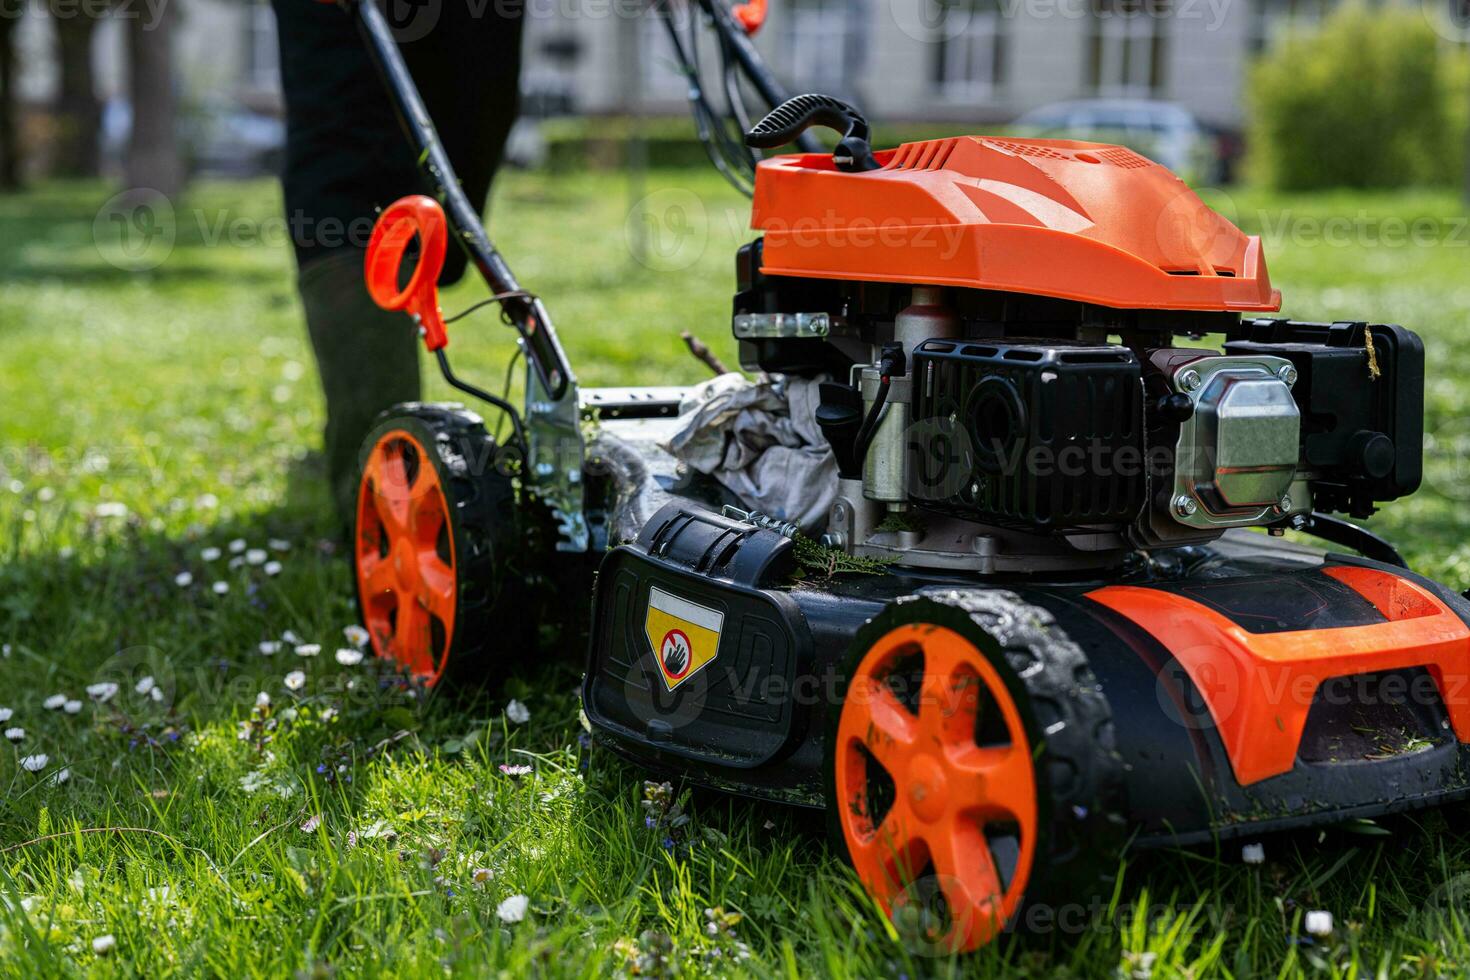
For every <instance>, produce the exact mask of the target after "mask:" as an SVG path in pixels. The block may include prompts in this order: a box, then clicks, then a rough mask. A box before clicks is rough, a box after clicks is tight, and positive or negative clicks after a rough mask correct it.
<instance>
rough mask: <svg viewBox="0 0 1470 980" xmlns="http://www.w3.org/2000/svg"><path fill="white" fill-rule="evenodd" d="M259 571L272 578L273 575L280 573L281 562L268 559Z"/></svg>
mask: <svg viewBox="0 0 1470 980" xmlns="http://www.w3.org/2000/svg"><path fill="white" fill-rule="evenodd" d="M261 571H263V572H265V573H266V574H267V575H269V576H271V577H272V578H274V577H275V576H277V575H279V574H281V563H280V562H278V561H268V562H266V563H265V567H264V568H262V569H261Z"/></svg>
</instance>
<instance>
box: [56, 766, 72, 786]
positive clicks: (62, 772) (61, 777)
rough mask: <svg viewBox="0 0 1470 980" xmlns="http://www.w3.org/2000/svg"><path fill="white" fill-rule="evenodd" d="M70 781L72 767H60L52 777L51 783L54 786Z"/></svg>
mask: <svg viewBox="0 0 1470 980" xmlns="http://www.w3.org/2000/svg"><path fill="white" fill-rule="evenodd" d="M69 782H71V770H70V769H58V770H56V774H55V775H53V776H52V777H51V783H52V785H54V786H63V785H65V784H66V783H69Z"/></svg>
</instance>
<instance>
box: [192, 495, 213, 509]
mask: <svg viewBox="0 0 1470 980" xmlns="http://www.w3.org/2000/svg"><path fill="white" fill-rule="evenodd" d="M194 506H195V507H200V508H202V509H204V510H214V509H215V508H216V507H218V506H219V498H218V497H216V496H215V495H214V494H212V493H201V494H200V495H199V496H198V498H197V499H196V500H195V501H194Z"/></svg>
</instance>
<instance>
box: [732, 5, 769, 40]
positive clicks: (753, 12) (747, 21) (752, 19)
mask: <svg viewBox="0 0 1470 980" xmlns="http://www.w3.org/2000/svg"><path fill="white" fill-rule="evenodd" d="M732 13H734V14H735V19H736V20H738V21H740V26H741V27H743V28H745V33H746V34H754V33H755V32H756V31H758V30H760V29H761V26H762V25H764V24H765V22H766V0H748V2H747V3H738V4H736V5H735V7H734V9H733V11H732Z"/></svg>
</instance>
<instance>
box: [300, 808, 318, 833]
mask: <svg viewBox="0 0 1470 980" xmlns="http://www.w3.org/2000/svg"><path fill="white" fill-rule="evenodd" d="M321 825H322V815H321V814H320V813H318V814H315V815H314V816H312V817H311V818H310V819H308V820H307V821H306V823H304V824H302V825H301V832H302V833H303V834H312V833H315V832H316V829H317V828H318V827H320V826H321Z"/></svg>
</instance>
